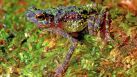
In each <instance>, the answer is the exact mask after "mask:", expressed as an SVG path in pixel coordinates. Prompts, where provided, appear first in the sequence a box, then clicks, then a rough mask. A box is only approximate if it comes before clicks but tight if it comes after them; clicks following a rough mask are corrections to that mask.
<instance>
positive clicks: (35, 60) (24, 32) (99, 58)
mask: <svg viewBox="0 0 137 77" xmlns="http://www.w3.org/2000/svg"><path fill="white" fill-rule="evenodd" d="M96 1H97V0H96ZM98 1H101V0H98ZM112 1H114V0H104V2H103V5H107V4H109V3H112ZM119 1H120V0H119ZM87 3H90V0H0V76H2V77H8V76H10V77H42V76H45V77H48V76H49V77H50V74H53V73H54V70H55V68H56V67H57V66H59V64H61V63H62V61H63V60H64V58H65V55H66V53H67V50H68V47H69V46H70V43H69V41H68V40H67V39H65V38H63V37H61V36H58V35H55V34H52V33H49V32H45V33H43V32H42V31H41V30H40V29H38V28H37V26H36V25H35V24H33V23H31V22H29V21H28V20H27V19H26V17H25V11H26V9H27V8H28V7H30V6H32V5H34V6H36V7H38V8H41V9H44V8H48V7H57V6H59V5H65V6H67V5H82V4H83V5H84V4H87ZM116 3H117V2H116ZM116 3H115V2H114V3H112V4H113V5H114V6H113V7H112V8H111V9H110V11H109V12H110V14H111V16H112V22H111V34H112V35H111V36H113V37H112V38H113V40H114V41H113V42H111V43H109V44H105V43H104V41H103V40H101V38H100V37H98V36H91V35H87V34H86V35H84V36H83V37H84V40H83V41H82V44H81V43H80V42H79V44H78V46H77V48H76V49H75V52H74V54H73V57H72V58H71V62H70V66H69V68H68V70H67V71H66V74H65V77H137V70H136V69H137V59H136V58H137V57H136V56H137V54H136V53H137V44H136V43H137V38H136V35H137V22H136V21H137V17H136V16H134V15H133V14H132V13H131V12H130V11H127V10H124V9H121V8H120V7H118V6H116ZM64 42H65V43H66V44H65V45H64Z"/></svg>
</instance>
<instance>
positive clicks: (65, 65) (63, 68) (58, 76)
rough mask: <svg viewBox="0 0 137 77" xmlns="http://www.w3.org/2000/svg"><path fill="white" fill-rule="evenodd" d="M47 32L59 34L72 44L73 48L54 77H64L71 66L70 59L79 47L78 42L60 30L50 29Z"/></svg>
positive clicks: (71, 47)
mask: <svg viewBox="0 0 137 77" xmlns="http://www.w3.org/2000/svg"><path fill="white" fill-rule="evenodd" d="M45 31H50V32H53V33H57V34H59V35H61V36H63V37H65V38H67V39H69V41H70V42H71V46H70V48H69V51H68V53H67V55H66V57H65V60H64V62H63V63H62V64H61V65H60V66H59V67H58V68H57V69H56V70H55V74H54V77H62V76H63V74H64V73H65V71H66V70H67V68H68V66H69V62H70V58H71V56H72V54H73V52H74V49H75V48H76V46H77V40H76V39H74V38H73V37H71V36H70V35H69V34H68V33H66V32H64V31H63V30H62V29H60V28H48V29H46V30H45Z"/></svg>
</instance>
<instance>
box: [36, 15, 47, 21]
mask: <svg viewBox="0 0 137 77" xmlns="http://www.w3.org/2000/svg"><path fill="white" fill-rule="evenodd" d="M36 18H37V19H39V20H44V19H45V15H44V14H37V15H36Z"/></svg>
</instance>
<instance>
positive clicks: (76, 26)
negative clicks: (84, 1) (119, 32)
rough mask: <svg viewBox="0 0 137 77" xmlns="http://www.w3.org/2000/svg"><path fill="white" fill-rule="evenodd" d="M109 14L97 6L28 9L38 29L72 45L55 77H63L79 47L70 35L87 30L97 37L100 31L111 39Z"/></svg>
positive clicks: (28, 15) (28, 14) (107, 38)
mask: <svg viewBox="0 0 137 77" xmlns="http://www.w3.org/2000/svg"><path fill="white" fill-rule="evenodd" d="M100 7H101V8H100ZM108 14H109V13H108V12H107V11H106V10H105V8H104V7H102V6H100V5H97V4H88V5H85V6H79V7H77V6H67V7H58V8H48V9H45V10H40V9H37V8H35V7H31V8H29V9H28V11H27V13H26V16H27V19H28V20H30V21H31V22H34V23H36V24H37V25H38V27H40V28H44V31H45V30H46V31H50V32H54V33H56V34H59V35H61V36H63V37H65V38H68V39H69V40H70V42H71V44H72V45H71V46H70V49H69V51H68V53H67V55H66V58H65V60H64V62H63V63H62V64H61V65H60V66H59V67H58V68H57V69H56V70H55V75H54V77H62V76H63V74H64V73H65V71H66V70H67V68H68V66H69V62H70V58H71V56H72V54H73V52H74V50H75V48H76V46H77V39H74V38H73V37H72V36H71V35H69V33H73V32H80V31H83V30H84V29H85V28H87V29H88V31H89V34H91V35H96V33H97V32H98V31H100V32H101V33H102V34H103V36H104V39H105V40H109V39H110V37H109V19H108Z"/></svg>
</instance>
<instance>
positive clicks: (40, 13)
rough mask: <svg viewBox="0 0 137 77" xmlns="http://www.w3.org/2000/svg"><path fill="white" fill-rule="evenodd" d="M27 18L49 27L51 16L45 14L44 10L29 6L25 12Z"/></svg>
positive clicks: (40, 25) (41, 25)
mask: <svg viewBox="0 0 137 77" xmlns="http://www.w3.org/2000/svg"><path fill="white" fill-rule="evenodd" d="M26 16H27V19H28V20H29V21H31V22H33V23H35V24H37V25H38V26H39V27H43V26H44V27H49V23H50V22H51V19H52V18H51V16H50V15H49V14H46V13H45V12H44V10H40V9H37V8H35V7H30V8H29V9H28V10H27V12H26Z"/></svg>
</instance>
